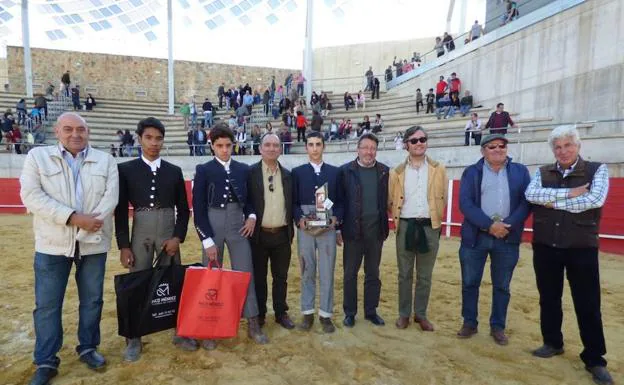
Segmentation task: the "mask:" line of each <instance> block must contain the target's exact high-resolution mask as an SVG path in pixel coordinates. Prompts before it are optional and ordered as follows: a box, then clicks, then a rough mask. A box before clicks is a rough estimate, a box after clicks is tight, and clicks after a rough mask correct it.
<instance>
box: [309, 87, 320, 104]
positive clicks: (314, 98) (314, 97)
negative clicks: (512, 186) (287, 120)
mask: <svg viewBox="0 0 624 385" xmlns="http://www.w3.org/2000/svg"><path fill="white" fill-rule="evenodd" d="M318 102H319V97H318V95H317V94H316V91H312V95H310V107H314V105H315V104H317V103H318Z"/></svg>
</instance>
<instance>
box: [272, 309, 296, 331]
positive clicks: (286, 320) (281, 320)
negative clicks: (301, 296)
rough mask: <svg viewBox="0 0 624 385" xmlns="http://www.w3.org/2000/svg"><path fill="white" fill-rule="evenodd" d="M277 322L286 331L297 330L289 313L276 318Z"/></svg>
mask: <svg viewBox="0 0 624 385" xmlns="http://www.w3.org/2000/svg"><path fill="white" fill-rule="evenodd" d="M275 322H277V323H278V324H280V325H281V326H282V327H283V328H284V329H288V330H291V329H294V328H295V323H294V322H293V321H292V320H291V319H290V317H289V316H288V313H284V314H282V315H281V316H279V317H275Z"/></svg>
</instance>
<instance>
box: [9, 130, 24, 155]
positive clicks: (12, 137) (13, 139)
mask: <svg viewBox="0 0 624 385" xmlns="http://www.w3.org/2000/svg"><path fill="white" fill-rule="evenodd" d="M7 139H8V143H10V144H12V145H13V148H14V149H15V153H16V154H21V153H22V148H21V146H22V131H20V127H19V125H18V124H14V125H13V129H12V130H11V131H9V132H8V134H7Z"/></svg>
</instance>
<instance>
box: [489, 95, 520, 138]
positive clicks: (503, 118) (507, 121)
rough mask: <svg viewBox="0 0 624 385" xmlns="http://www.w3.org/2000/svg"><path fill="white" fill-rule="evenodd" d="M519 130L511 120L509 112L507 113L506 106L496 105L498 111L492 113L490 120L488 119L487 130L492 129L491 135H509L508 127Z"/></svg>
mask: <svg viewBox="0 0 624 385" xmlns="http://www.w3.org/2000/svg"><path fill="white" fill-rule="evenodd" d="M508 126H511V128H518V125H517V124H516V123H514V121H513V120H511V116H510V115H509V112H507V111H505V105H504V104H503V103H498V104H497V105H496V111H494V112H492V114H491V115H490V119H488V121H487V123H486V125H485V128H489V129H490V134H503V135H505V134H506V133H507V127H508Z"/></svg>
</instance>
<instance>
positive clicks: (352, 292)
mask: <svg viewBox="0 0 624 385" xmlns="http://www.w3.org/2000/svg"><path fill="white" fill-rule="evenodd" d="M378 145H379V139H377V137H376V136H375V135H373V134H367V135H362V136H361V137H360V139H359V140H358V147H357V152H358V156H357V158H356V159H355V160H353V161H351V162H349V163H347V164H345V165H343V166H342V167H340V174H339V181H340V185H341V190H342V191H343V192H344V199H343V200H344V219H343V222H342V227H341V232H340V233H337V235H336V238H337V243H338V245H340V244H342V242H343V240H344V252H343V267H344V280H343V282H344V290H343V294H344V299H343V309H344V313H345V318H344V321H343V324H344V325H345V326H346V327H353V326H355V315H356V313H357V308H358V306H357V297H358V296H357V291H358V290H357V280H358V272H359V270H360V266H361V265H362V260H364V275H365V277H364V318H365V319H366V320H368V321H370V322H371V323H373V325H377V326H383V325H385V322H384V320H383V318H381V317H380V316H379V314H378V313H377V307H378V306H379V296H380V293H381V280H380V279H379V264H380V263H381V250H382V247H383V243H384V241H385V240H386V238H388V232H389V227H388V214H387V210H388V175H389V171H390V170H389V169H388V166H386V165H385V164H383V163H381V162H378V161H377V160H376V157H377V146H378Z"/></svg>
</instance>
